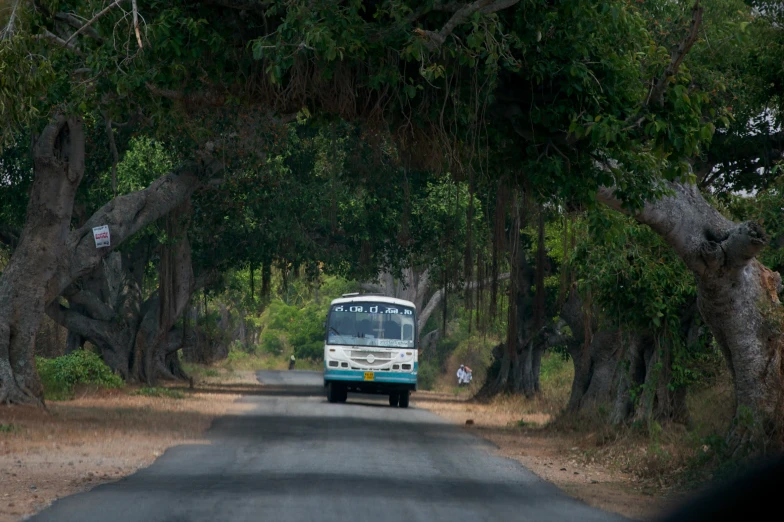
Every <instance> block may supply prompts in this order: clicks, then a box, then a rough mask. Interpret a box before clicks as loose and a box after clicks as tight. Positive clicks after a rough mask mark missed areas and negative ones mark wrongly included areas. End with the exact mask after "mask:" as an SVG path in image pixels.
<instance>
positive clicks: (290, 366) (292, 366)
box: [289, 355, 297, 370]
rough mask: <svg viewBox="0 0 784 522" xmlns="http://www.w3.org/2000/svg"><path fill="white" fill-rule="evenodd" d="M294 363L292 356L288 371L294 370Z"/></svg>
mask: <svg viewBox="0 0 784 522" xmlns="http://www.w3.org/2000/svg"><path fill="white" fill-rule="evenodd" d="M296 362H297V361H296V359H294V356H293V355H292V356H291V359H289V370H293V369H294V364H296Z"/></svg>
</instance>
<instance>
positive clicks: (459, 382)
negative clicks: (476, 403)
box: [457, 364, 465, 386]
mask: <svg viewBox="0 0 784 522" xmlns="http://www.w3.org/2000/svg"><path fill="white" fill-rule="evenodd" d="M464 379H465V366H463V365H462V364H461V365H460V368H458V369H457V385H458V386H462V385H463V380H464Z"/></svg>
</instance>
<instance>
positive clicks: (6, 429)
mask: <svg viewBox="0 0 784 522" xmlns="http://www.w3.org/2000/svg"><path fill="white" fill-rule="evenodd" d="M16 430H17V427H16V425H15V424H0V433H12V432H14V431H16Z"/></svg>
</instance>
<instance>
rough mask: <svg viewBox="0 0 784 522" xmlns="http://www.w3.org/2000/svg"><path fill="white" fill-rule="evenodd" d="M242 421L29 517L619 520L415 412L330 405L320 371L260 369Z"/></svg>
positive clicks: (374, 401)
mask: <svg viewBox="0 0 784 522" xmlns="http://www.w3.org/2000/svg"><path fill="white" fill-rule="evenodd" d="M258 378H259V380H260V381H261V382H262V383H263V384H264V385H265V386H264V388H263V390H261V391H260V392H259V394H258V395H255V396H251V397H248V398H247V399H243V400H248V401H252V402H253V404H255V405H256V407H255V409H254V410H253V411H251V412H249V413H246V414H243V415H238V416H227V417H223V418H221V419H219V420H218V421H216V423H215V424H214V426H213V427H212V428H211V429H210V431H209V432H208V433H207V436H208V439H209V440H210V444H204V445H183V446H178V447H175V448H172V449H170V450H168V451H166V453H164V455H163V456H162V457H161V458H159V459H158V460H157V461H156V462H155V463H154V464H153V465H152V466H150V467H149V468H146V469H144V470H142V471H139V472H137V473H135V474H134V475H132V476H130V477H127V478H125V479H122V480H120V481H118V482H114V483H111V484H105V485H102V486H98V487H96V488H95V489H93V490H92V491H89V492H87V493H82V494H78V495H74V496H71V497H67V498H64V499H61V500H58V501H57V502H55V503H54V504H53V505H52V506H51V507H50V508H48V509H47V510H45V511H43V512H41V513H40V514H39V515H37V516H36V517H34V518H32V520H34V521H36V522H44V521H73V522H92V521H101V522H104V521H111V522H130V521H138V522H197V521H199V522H200V521H204V522H207V521H209V522H223V521H227V522H228V521H254V522H258V521H264V522H267V521H269V522H286V521H321V520H324V521H330V522H332V521H340V522H348V521H357V520H368V521H374V522H386V521H395V522H401V521H406V522H407V521H427V522H439V521H448V522H457V521H470V522H478V521H493V522H496V521H499V522H500V521H504V522H506V521H512V520H524V521H538V522H544V521H555V520H557V521H564V522H566V521H569V522H572V521H591V522H593V521H596V522H598V521H621V520H624V519H622V518H621V517H618V516H615V515H610V514H608V513H606V512H603V511H600V510H597V509H593V508H590V507H588V506H586V505H584V504H582V503H581V502H578V501H576V500H573V499H571V498H570V497H568V496H566V495H565V494H563V493H562V492H561V491H560V490H558V489H557V488H556V487H555V486H553V485H551V484H549V483H547V482H544V481H542V480H540V479H539V478H537V477H536V476H535V475H534V474H533V473H531V472H530V471H528V470H527V469H525V468H524V467H523V466H521V465H520V464H518V463H517V462H514V461H511V460H509V459H504V458H500V457H497V456H494V455H493V454H492V446H491V445H490V444H489V443H487V442H485V441H483V440H481V439H479V438H477V437H474V436H472V435H469V434H467V433H464V432H463V431H462V430H461V429H459V428H458V427H455V426H453V425H451V424H449V423H447V422H445V421H443V420H441V419H440V418H439V417H437V416H435V415H433V414H431V413H429V412H427V411H423V410H420V409H417V408H416V407H415V405H414V406H413V407H411V408H408V409H399V408H391V407H389V406H388V405H387V404H386V397H383V396H377V397H373V396H370V397H368V396H357V395H352V394H350V395H349V402H348V403H346V404H329V403H328V402H327V401H326V399H325V397H324V391H323V387H322V377H321V373H320V372H319V373H316V372H299V371H291V372H288V371H284V372H259V373H258Z"/></svg>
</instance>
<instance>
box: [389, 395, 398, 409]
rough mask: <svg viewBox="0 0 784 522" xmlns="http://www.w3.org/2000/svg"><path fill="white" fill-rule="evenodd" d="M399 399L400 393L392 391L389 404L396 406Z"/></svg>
mask: <svg viewBox="0 0 784 522" xmlns="http://www.w3.org/2000/svg"><path fill="white" fill-rule="evenodd" d="M398 401H400V394H399V393H390V394H389V405H390V406H393V407H396V406H397V403H398Z"/></svg>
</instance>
